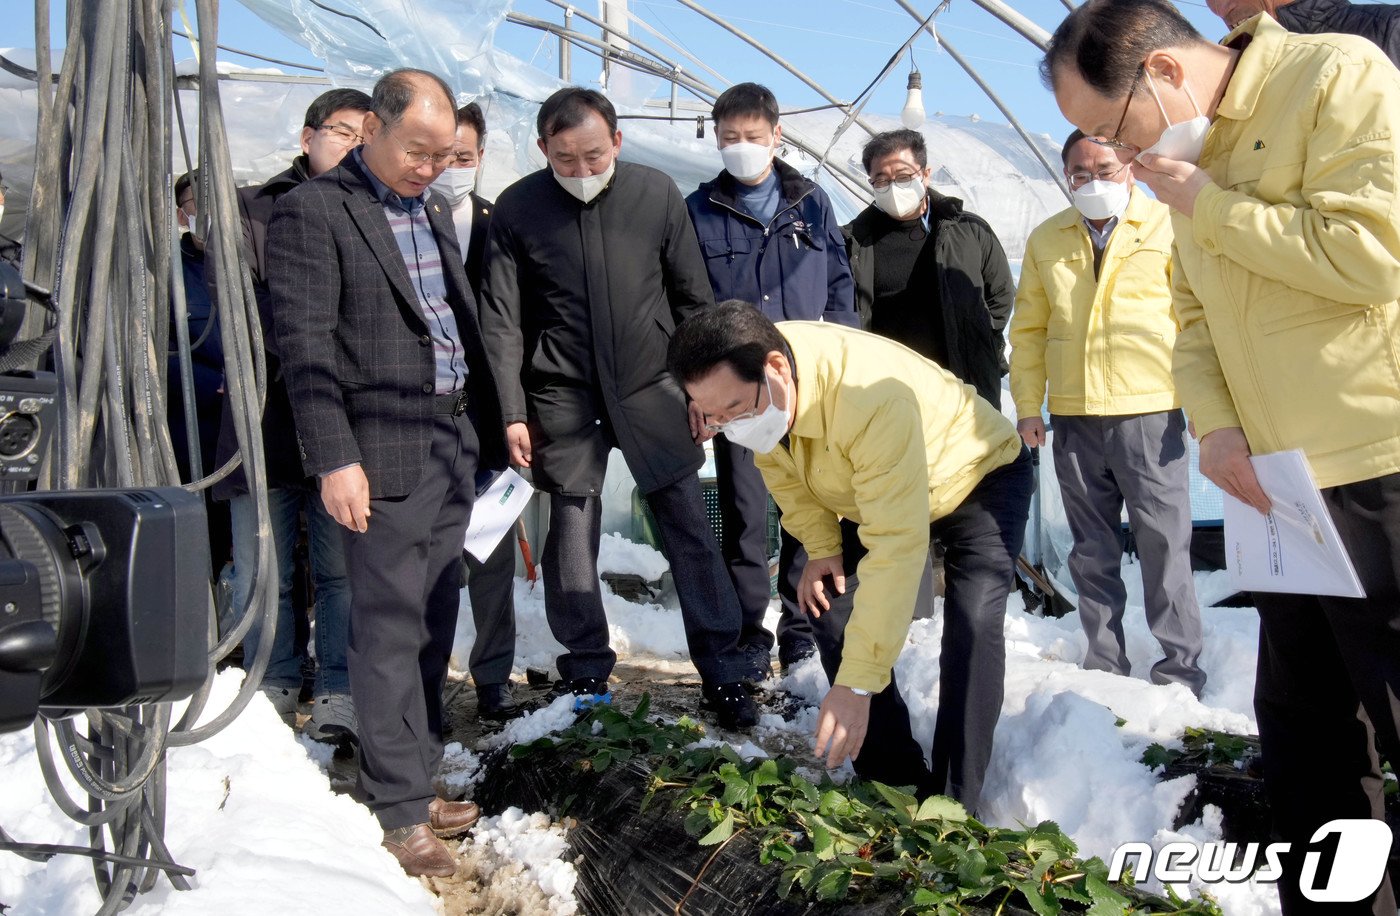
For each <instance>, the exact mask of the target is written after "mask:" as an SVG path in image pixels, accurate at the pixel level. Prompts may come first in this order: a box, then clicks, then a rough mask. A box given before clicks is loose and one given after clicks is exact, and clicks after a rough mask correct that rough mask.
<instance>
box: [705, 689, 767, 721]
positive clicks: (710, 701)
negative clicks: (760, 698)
mask: <svg viewBox="0 0 1400 916" xmlns="http://www.w3.org/2000/svg"><path fill="white" fill-rule="evenodd" d="M700 708H701V709H702V710H705V711H706V712H712V713H714V716H715V719H716V720H717V721H718V722H719V727H720V728H727V729H729V730H730V731H747V730H748V729H750V728H753V727H754V726H755V725H757V724H758V704H757V703H755V702H754V701H753V697H751V696H749V692H748V690H747V689H745V687H744V685H743V683H741V682H737V681H736V682H734V683H730V684H719V685H718V686H715V687H710V686H706V687H705V688H704V689H703V690H702V691H701V695H700Z"/></svg>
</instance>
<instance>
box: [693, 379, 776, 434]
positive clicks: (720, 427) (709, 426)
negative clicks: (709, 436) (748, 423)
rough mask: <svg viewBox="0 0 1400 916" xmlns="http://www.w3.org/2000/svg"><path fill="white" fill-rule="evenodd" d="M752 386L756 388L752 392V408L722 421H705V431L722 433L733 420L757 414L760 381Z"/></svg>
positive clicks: (760, 387)
mask: <svg viewBox="0 0 1400 916" xmlns="http://www.w3.org/2000/svg"><path fill="white" fill-rule="evenodd" d="M754 387H755V388H757V389H758V390H757V391H755V392H754V396H753V408H752V409H750V410H746V411H744V412H743V413H736V414H735V415H734V416H732V417H730V418H729V419H728V420H725V421H724V422H723V423H706V424H705V431H706V432H709V433H722V432H724V428H725V427H726V426H728V425H729V424H730V423H733V422H734V421H735V420H749V419H752V418H754V417H756V416H758V402H759V401H761V400H762V399H763V385H762V383H760V382H755V383H754Z"/></svg>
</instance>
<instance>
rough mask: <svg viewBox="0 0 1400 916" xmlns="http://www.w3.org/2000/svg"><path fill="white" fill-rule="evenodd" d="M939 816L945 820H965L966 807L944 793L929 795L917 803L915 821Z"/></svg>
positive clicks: (929, 819) (928, 819)
mask: <svg viewBox="0 0 1400 916" xmlns="http://www.w3.org/2000/svg"><path fill="white" fill-rule="evenodd" d="M934 818H941V819H943V820H945V821H965V820H967V809H966V808H964V807H963V806H962V805H960V804H958V803H957V802H956V801H954V800H953V799H951V798H949V797H948V796H946V795H930V796H929V797H928V798H926V799H924V803H923V804H921V805H919V810H918V811H917V812H916V813H915V815H914V820H916V821H931V820H933V819H934Z"/></svg>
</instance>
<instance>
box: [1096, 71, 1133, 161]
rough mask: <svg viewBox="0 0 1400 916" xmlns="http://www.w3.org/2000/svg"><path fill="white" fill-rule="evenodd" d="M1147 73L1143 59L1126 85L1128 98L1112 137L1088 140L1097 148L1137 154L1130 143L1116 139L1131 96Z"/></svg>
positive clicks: (1130, 102)
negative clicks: (1097, 146)
mask: <svg viewBox="0 0 1400 916" xmlns="http://www.w3.org/2000/svg"><path fill="white" fill-rule="evenodd" d="M1146 72H1147V58H1143V60H1142V63H1140V64H1138V68H1137V73H1134V74H1133V81H1132V83H1130V84H1129V85H1128V97H1127V98H1126V99H1124V100H1123V116H1122V117H1120V118H1119V119H1118V127H1117V128H1116V129H1115V130H1114V131H1113V136H1112V137H1109V138H1107V139H1105V138H1103V137H1091V138H1090V139H1091V140H1093V141H1094V142H1095V143H1097V144H1098V145H1099V146H1106V147H1108V148H1109V149H1111V150H1114V151H1115V152H1117V151H1123V152H1128V153H1139V152H1141V150H1140V149H1139V148H1138V147H1136V146H1133V145H1132V144H1131V143H1124V142H1123V141H1122V140H1119V139H1118V135H1119V134H1121V133H1122V132H1123V125H1124V124H1125V123H1127V120H1128V108H1129V107H1131V106H1132V104H1133V96H1135V95H1137V89H1138V84H1139V83H1141V82H1142V77H1143V74H1145V73H1146Z"/></svg>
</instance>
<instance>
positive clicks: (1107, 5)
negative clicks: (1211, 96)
mask: <svg viewBox="0 0 1400 916" xmlns="http://www.w3.org/2000/svg"><path fill="white" fill-rule="evenodd" d="M1205 43H1206V40H1205V39H1204V38H1202V37H1201V33H1200V32H1197V31H1196V30H1195V28H1193V27H1192V25H1191V23H1189V22H1187V21H1186V17H1185V16H1183V15H1181V13H1180V12H1178V11H1177V8H1176V7H1175V6H1173V5H1172V3H1171V2H1170V0H1088V2H1086V3H1084V4H1083V5H1082V6H1080V7H1078V8H1077V9H1075V11H1074V12H1072V13H1070V14H1069V15H1068V16H1066V17H1065V19H1064V21H1063V22H1061V23H1060V25H1059V28H1057V29H1055V34H1054V35H1052V36H1051V37H1050V44H1049V46H1048V47H1047V48H1046V50H1045V57H1044V58H1042V59H1041V61H1040V79H1041V82H1043V83H1044V84H1045V88H1047V89H1049V90H1050V91H1051V92H1053V91H1054V90H1055V79H1056V77H1057V76H1058V75H1059V73H1060V71H1061V70H1062V69H1063V68H1065V67H1068V66H1073V67H1074V69H1075V71H1076V72H1078V73H1079V76H1080V78H1082V79H1083V80H1084V82H1086V83H1088V84H1089V86H1090V87H1091V88H1093V89H1094V91H1096V92H1098V93H1099V94H1100V95H1102V96H1103V97H1104V98H1109V99H1117V98H1122V97H1123V96H1125V95H1127V94H1128V90H1129V89H1130V88H1131V87H1132V84H1133V80H1134V79H1136V78H1137V72H1138V68H1139V67H1141V66H1142V62H1143V61H1144V60H1146V59H1147V55H1149V54H1151V53H1152V52H1153V51H1160V50H1162V49H1164V48H1181V47H1187V46H1190V45H1193V44H1205Z"/></svg>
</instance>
